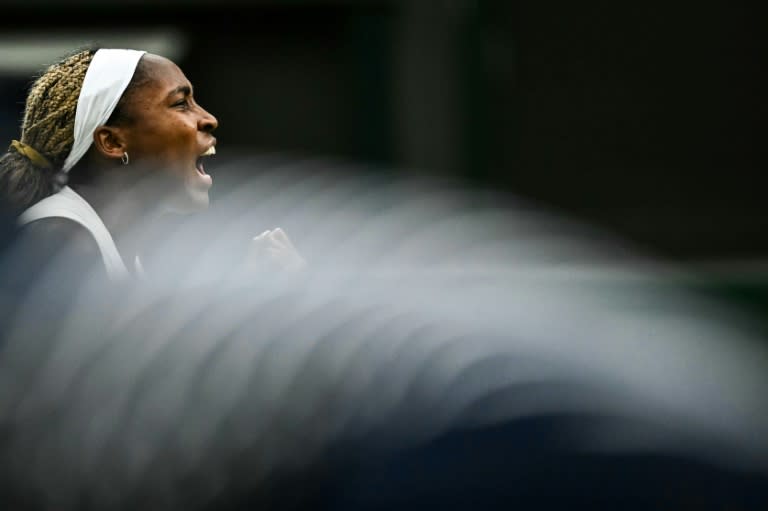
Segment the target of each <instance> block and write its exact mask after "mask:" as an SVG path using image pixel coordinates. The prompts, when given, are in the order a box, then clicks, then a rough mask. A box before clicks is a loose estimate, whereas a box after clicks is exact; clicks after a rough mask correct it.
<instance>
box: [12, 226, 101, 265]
mask: <svg viewBox="0 0 768 511" xmlns="http://www.w3.org/2000/svg"><path fill="white" fill-rule="evenodd" d="M13 253H14V255H15V257H14V259H17V261H14V262H15V264H16V265H17V266H18V267H19V268H20V269H23V270H25V271H26V272H27V273H29V274H32V275H33V274H34V273H35V271H40V270H41V269H43V268H45V267H47V266H50V265H51V264H53V263H56V264H59V263H61V264H63V265H64V266H65V267H66V269H67V272H70V273H72V274H81V272H87V271H93V270H94V269H95V268H96V267H103V264H102V262H101V252H100V250H99V246H98V244H97V243H96V240H95V239H94V238H93V236H92V235H91V233H90V232H89V231H88V229H86V228H85V227H83V226H82V225H80V224H78V223H77V222H75V221H73V220H70V219H67V218H60V217H50V218H42V219H39V220H35V221H33V222H29V223H27V224H24V225H22V226H19V227H18V229H17V232H16V235H15V236H14V250H13Z"/></svg>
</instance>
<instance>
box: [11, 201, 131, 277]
mask: <svg viewBox="0 0 768 511" xmlns="http://www.w3.org/2000/svg"><path fill="white" fill-rule="evenodd" d="M51 217H59V218H68V219H70V220H73V221H75V222H77V223H78V224H80V225H82V226H83V227H85V228H86V229H87V230H88V232H90V233H91V235H92V236H93V239H94V240H96V244H97V245H98V246H99V251H100V252H101V259H102V261H103V262H104V267H105V268H106V270H107V274H108V275H109V278H110V279H111V280H114V281H119V280H125V279H128V278H130V273H129V272H128V269H127V267H126V265H125V262H124V261H123V258H122V257H121V256H120V252H118V250H117V246H116V245H115V241H114V239H112V235H110V234H109V231H108V230H107V227H106V226H105V225H104V222H102V220H101V218H100V217H99V215H98V214H97V213H96V211H95V210H94V209H93V208H92V207H91V205H90V204H88V202H86V200H85V199H83V197H82V196H80V194H78V193H77V192H75V191H74V190H73V189H71V188H70V187H68V186H65V187H64V188H62V189H61V191H60V192H59V193H55V194H53V195H51V196H49V197H46V198H45V199H43V200H41V201H39V202H37V203H36V204H34V205H33V206H31V207H30V208H28V209H27V210H26V211H24V213H22V214H21V215H20V216H19V219H18V222H19V225H25V224H28V223H30V222H34V221H35V220H40V219H42V218H51Z"/></svg>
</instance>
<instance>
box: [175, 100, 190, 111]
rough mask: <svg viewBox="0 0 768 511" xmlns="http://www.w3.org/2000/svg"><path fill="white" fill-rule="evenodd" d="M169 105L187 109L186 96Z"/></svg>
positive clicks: (187, 101)
mask: <svg viewBox="0 0 768 511" xmlns="http://www.w3.org/2000/svg"><path fill="white" fill-rule="evenodd" d="M171 106H173V107H174V108H182V109H187V108H189V100H188V99H187V98H184V99H181V100H179V101H177V102H175V103H174V104H173V105H171Z"/></svg>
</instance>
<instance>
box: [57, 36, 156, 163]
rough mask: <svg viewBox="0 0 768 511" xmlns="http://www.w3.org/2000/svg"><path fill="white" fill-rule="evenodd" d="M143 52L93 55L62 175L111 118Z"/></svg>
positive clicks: (86, 149)
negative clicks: (73, 137)
mask: <svg viewBox="0 0 768 511" xmlns="http://www.w3.org/2000/svg"><path fill="white" fill-rule="evenodd" d="M144 53H146V52H144V51H139V50H119V49H101V50H98V51H97V52H96V53H95V54H94V56H93V59H91V64H90V65H89V66H88V71H86V73H85V79H84V80H83V87H82V89H81V90H80V96H79V97H78V99H77V110H76V111H75V142H74V144H73V145H72V150H71V151H70V153H69V155H68V156H67V159H66V160H64V166H63V170H64V172H69V170H70V169H71V168H72V167H74V166H75V164H76V163H77V162H78V161H80V158H82V157H83V155H84V154H85V153H86V152H87V151H88V148H89V147H91V143H92V142H93V132H94V131H95V130H96V128H98V127H99V126H103V125H104V124H105V123H106V122H107V120H108V119H109V116H110V115H112V112H113V111H114V110H115V107H116V106H117V102H118V101H120V98H121V97H122V95H123V92H125V89H126V87H128V84H129V83H130V82H131V78H133V73H134V72H135V71H136V65H137V64H138V63H139V59H141V57H142V55H144Z"/></svg>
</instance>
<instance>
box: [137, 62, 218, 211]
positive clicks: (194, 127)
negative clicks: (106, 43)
mask: <svg viewBox="0 0 768 511" xmlns="http://www.w3.org/2000/svg"><path fill="white" fill-rule="evenodd" d="M141 65H142V66H143V71H144V72H145V74H146V76H147V78H148V79H147V80H145V81H143V82H142V83H141V85H139V86H138V87H137V88H136V89H134V90H133V91H132V93H131V97H130V98H129V99H130V101H128V102H127V104H126V105H125V106H124V109H125V110H126V112H125V113H126V114H127V116H128V118H130V119H131V121H130V122H129V123H128V125H127V126H126V127H125V130H124V131H123V133H124V137H125V141H126V143H125V147H126V151H127V152H128V155H129V158H130V165H135V166H137V167H139V168H141V169H142V170H146V171H148V172H149V174H148V175H150V176H152V178H157V181H158V187H159V191H160V193H161V194H162V195H163V200H164V201H167V204H168V205H170V206H171V207H172V209H174V210H177V211H185V212H186V211H196V210H199V209H204V208H206V207H207V206H208V200H209V198H208V189H209V188H210V187H211V184H212V179H211V176H209V175H208V174H206V173H205V170H204V168H203V163H202V160H203V158H202V156H203V155H204V154H210V152H211V151H212V148H213V147H214V146H215V145H216V138H215V137H214V136H213V135H212V132H213V130H215V129H216V127H217V126H218V121H217V120H216V118H215V117H214V116H213V115H211V114H210V113H208V112H207V111H206V110H205V109H203V107H201V106H200V105H198V104H197V103H196V102H195V98H194V95H193V89H192V84H190V82H189V80H187V78H186V76H184V73H182V71H181V69H179V67H178V66H177V65H176V64H174V63H173V62H171V61H170V60H168V59H166V58H164V57H160V56H157V55H152V54H145V55H144V56H143V57H142V63H141Z"/></svg>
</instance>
